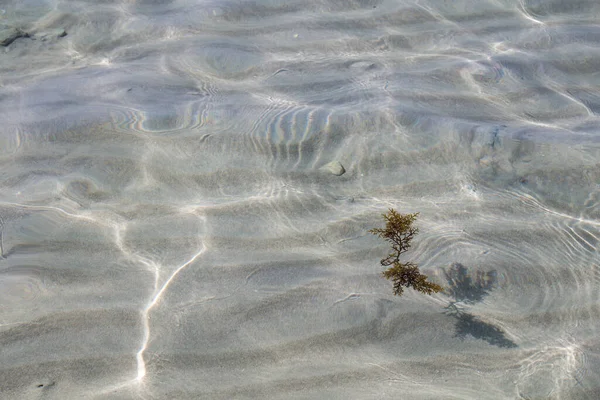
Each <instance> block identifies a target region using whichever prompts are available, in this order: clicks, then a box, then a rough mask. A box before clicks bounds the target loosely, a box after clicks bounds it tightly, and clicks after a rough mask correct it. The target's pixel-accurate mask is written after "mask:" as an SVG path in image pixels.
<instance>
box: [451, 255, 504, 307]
mask: <svg viewBox="0 0 600 400" xmlns="http://www.w3.org/2000/svg"><path fill="white" fill-rule="evenodd" d="M444 276H445V277H446V281H447V282H448V288H446V289H444V291H445V292H446V293H448V294H449V295H450V296H452V297H454V299H455V301H462V302H464V303H476V302H478V301H481V300H483V298H484V297H485V296H487V295H488V294H489V291H490V289H491V288H492V286H493V285H494V284H495V283H496V271H490V272H483V271H477V272H476V274H475V278H474V279H473V278H472V277H471V275H470V274H469V270H468V269H467V267H465V266H464V265H462V264H460V263H454V264H452V265H451V266H450V268H448V269H447V270H444Z"/></svg>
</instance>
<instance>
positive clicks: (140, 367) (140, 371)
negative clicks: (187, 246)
mask: <svg viewBox="0 0 600 400" xmlns="http://www.w3.org/2000/svg"><path fill="white" fill-rule="evenodd" d="M205 250H206V248H205V247H204V246H203V247H202V248H201V249H200V250H199V251H198V252H197V253H196V254H195V255H194V256H193V257H192V258H190V259H189V260H188V261H187V262H186V263H184V264H183V265H181V266H180V267H179V268H177V269H176V270H175V271H174V272H173V273H172V274H171V276H169V279H167V281H166V282H165V283H164V284H163V285H162V287H161V288H160V290H159V291H158V292H157V293H156V294H155V295H154V297H153V298H152V300H151V301H150V303H148V305H147V306H146V308H144V311H143V312H142V318H143V323H144V339H143V340H142V346H141V347H140V349H139V350H138V352H137V355H136V359H137V380H138V381H141V380H142V379H143V378H144V377H145V376H146V362H145V361H144V352H145V351H146V348H147V347H148V342H149V340H150V322H149V314H150V310H152V308H153V307H154V306H155V305H157V304H158V302H159V301H160V298H161V296H162V295H163V293H164V292H165V291H166V290H167V288H168V287H169V284H170V283H171V282H172V281H173V279H174V278H175V277H176V276H177V275H178V274H179V273H180V272H181V271H182V270H184V269H185V268H186V267H187V266H189V265H190V264H191V263H193V262H194V261H196V259H197V258H198V257H200V255H201V254H202V253H204V251H205Z"/></svg>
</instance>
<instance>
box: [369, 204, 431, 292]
mask: <svg viewBox="0 0 600 400" xmlns="http://www.w3.org/2000/svg"><path fill="white" fill-rule="evenodd" d="M418 215H419V214H418V213H414V214H400V213H398V212H397V211H396V210H394V209H391V208H390V209H389V211H388V212H387V213H386V214H383V218H384V219H385V221H386V224H385V228H384V229H379V228H375V229H371V230H369V233H372V234H374V235H377V236H379V237H380V238H382V239H385V240H386V241H388V242H390V243H391V245H392V250H393V251H392V253H390V254H389V255H388V256H387V257H386V258H384V259H382V260H381V265H383V266H384V267H388V266H390V265H391V267H390V268H388V269H387V270H385V271H384V272H383V276H384V277H385V278H386V279H389V280H391V281H392V282H393V283H394V294H395V295H397V296H401V295H402V293H403V292H404V288H405V287H407V288H408V287H412V288H413V289H415V290H416V291H418V292H421V293H425V294H433V293H437V292H441V291H442V290H443V288H442V287H441V286H440V285H437V284H435V283H433V282H429V281H428V280H427V275H423V274H421V272H420V271H419V267H418V266H417V265H416V264H413V263H411V262H406V263H402V262H400V255H402V254H403V253H405V252H406V251H408V249H409V248H410V246H411V241H412V239H413V238H414V236H415V235H416V234H417V233H418V232H419V230H418V228H416V227H414V226H413V223H414V222H415V220H416V219H417V216H418Z"/></svg>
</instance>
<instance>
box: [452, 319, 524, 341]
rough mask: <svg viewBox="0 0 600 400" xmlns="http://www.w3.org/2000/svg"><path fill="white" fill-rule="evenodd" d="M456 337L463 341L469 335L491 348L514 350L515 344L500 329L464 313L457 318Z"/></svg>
mask: <svg viewBox="0 0 600 400" xmlns="http://www.w3.org/2000/svg"><path fill="white" fill-rule="evenodd" d="M457 319H458V322H457V323H456V335H455V336H456V337H458V338H460V339H463V340H464V339H465V338H466V336H467V335H471V336H472V337H474V338H475V339H482V340H485V341H486V342H488V343H489V344H491V345H493V346H498V347H506V348H515V347H517V344H516V343H515V342H513V341H512V340H510V339H508V338H507V337H506V336H505V333H504V331H503V330H502V329H500V328H498V327H497V326H494V325H492V324H488V323H487V322H483V321H481V320H480V319H478V318H477V317H476V316H474V315H471V314H468V313H464V314H462V315H460V316H459V317H457Z"/></svg>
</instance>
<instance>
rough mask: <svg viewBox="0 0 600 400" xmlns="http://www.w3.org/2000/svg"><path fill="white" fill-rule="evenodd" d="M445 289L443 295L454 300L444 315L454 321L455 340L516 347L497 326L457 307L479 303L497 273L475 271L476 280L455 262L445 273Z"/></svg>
mask: <svg viewBox="0 0 600 400" xmlns="http://www.w3.org/2000/svg"><path fill="white" fill-rule="evenodd" d="M444 275H445V277H446V281H447V282H448V287H447V288H445V289H444V292H445V293H446V294H448V295H450V296H451V297H453V298H454V301H450V302H449V303H448V306H447V307H445V308H444V310H445V311H444V314H446V315H450V316H452V317H454V318H456V319H457V322H456V326H455V329H456V333H455V337H458V338H460V339H462V340H464V339H465V338H466V337H467V335H470V336H472V337H474V338H475V339H482V340H485V341H486V342H488V343H489V344H491V345H493V346H498V347H505V348H515V347H517V344H516V343H514V342H513V341H512V340H510V339H508V338H507V337H506V335H505V333H504V331H503V330H502V329H500V328H498V327H497V326H494V325H492V324H489V323H487V322H484V321H481V320H480V319H479V318H477V317H476V316H474V315H472V314H469V313H467V312H465V311H464V309H463V308H462V307H461V306H460V305H459V303H463V304H473V303H477V302H479V301H482V300H483V298H484V297H485V296H487V295H488V294H489V292H490V290H491V289H492V287H493V286H494V284H495V283H496V271H490V272H483V271H477V272H476V274H475V278H472V277H471V275H470V274H469V270H468V269H467V267H465V266H464V265H462V264H460V263H454V264H452V265H451V266H450V268H448V269H447V270H444Z"/></svg>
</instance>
